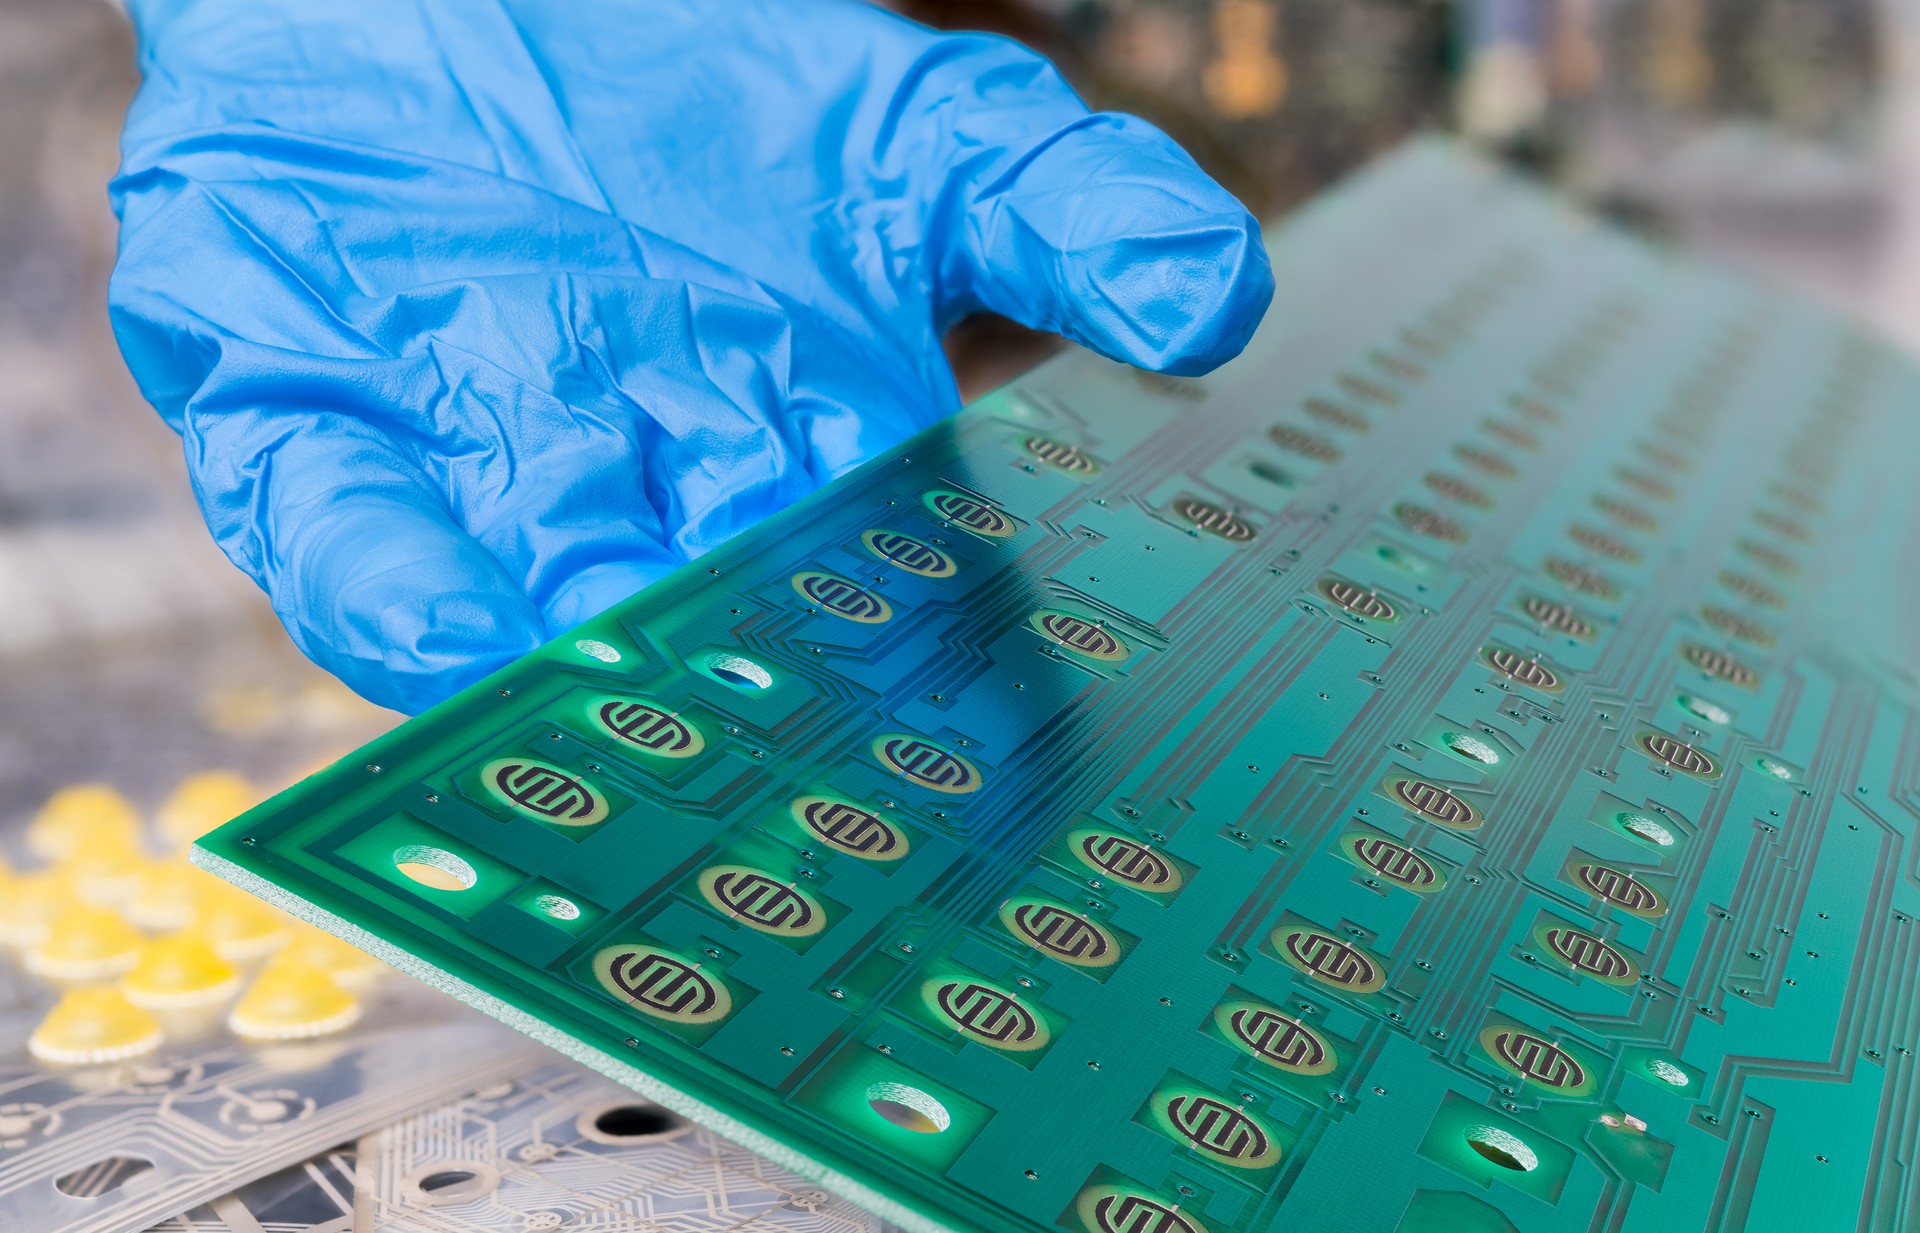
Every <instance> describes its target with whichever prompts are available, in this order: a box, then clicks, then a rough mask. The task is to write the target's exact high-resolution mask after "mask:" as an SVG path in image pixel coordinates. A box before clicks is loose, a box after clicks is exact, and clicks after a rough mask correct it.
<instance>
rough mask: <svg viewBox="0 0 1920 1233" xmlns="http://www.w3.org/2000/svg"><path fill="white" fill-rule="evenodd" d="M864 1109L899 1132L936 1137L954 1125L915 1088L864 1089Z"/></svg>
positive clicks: (876, 1086)
mask: <svg viewBox="0 0 1920 1233" xmlns="http://www.w3.org/2000/svg"><path fill="white" fill-rule="evenodd" d="M867 1105H868V1107H869V1108H871V1109H872V1110H873V1111H874V1112H875V1113H878V1114H879V1115H880V1116H881V1117H884V1118H886V1119H887V1120H888V1121H889V1122H892V1123H893V1124H894V1125H895V1126H898V1127H900V1128H901V1129H902V1130H911V1131H913V1132H914V1133H915V1134H920V1135H937V1134H939V1133H940V1132H941V1131H943V1130H945V1129H946V1128H947V1127H949V1126H951V1125H953V1117H952V1115H951V1114H949V1113H948V1112H947V1107H946V1106H945V1105H943V1104H941V1103H940V1102H939V1101H938V1100H936V1099H934V1098H933V1097H932V1096H930V1095H928V1094H927V1093H925V1092H923V1091H921V1090H920V1089H919V1088H917V1087H908V1086H907V1085H906V1084H904V1083H876V1084H874V1085H873V1086H872V1087H870V1088H868V1089H867Z"/></svg>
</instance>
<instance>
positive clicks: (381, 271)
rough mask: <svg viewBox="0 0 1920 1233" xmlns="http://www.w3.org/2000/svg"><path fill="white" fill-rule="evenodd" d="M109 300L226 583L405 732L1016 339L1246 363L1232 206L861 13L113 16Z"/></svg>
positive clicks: (1063, 91)
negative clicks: (1008, 325) (993, 339)
mask: <svg viewBox="0 0 1920 1233" xmlns="http://www.w3.org/2000/svg"><path fill="white" fill-rule="evenodd" d="M131 9H132V13H133V17H134V20H135V23H136V25H137V27H138V33H139V38H140V55H141V67H142V69H143V71H144V73H145V83H144V84H143V85H142V87H141V89H140V92H139V95H138V97H137V98H136V99H135V101H134V104H133V108H132V110H131V112H130V114H129V116H128V119H127V126H126V132H125V135H124V138H123V143H122V155H123V164H122V168H121V174H120V176H119V178H118V179H117V180H116V181H115V183H114V187H113V200H114V205H115V208H116V209H117V211H118V212H119V214H120V217H121V220H122V231H121V242H120V259H119V264H118V267H117V268H116V270H115V272H114V277H113V283H112V292H111V306H112V311H113V323H114V329H115V332H116V334H117V335H118V337H119V340H120V346H121V349H122V351H123V352H124V354H125V356H126V359H127V362H128V364H129V366H130V367H131V368H132V370H133V373H134V375H135V377H136V378H137V379H138V380H139V383H140V387H141V389H142V391H143V392H144V393H145V394H146V396H147V398H148V399H149V400H150V401H151V402H152V403H153V404H154V406H155V407H157V408H158V409H159V411H160V413H161V414H162V415H163V416H165V417H166V419H167V421H168V422H169V423H170V424H172V425H173V427H174V428H175V429H176V430H177V431H179V432H180V433H181V435H182V437H183V438H184V440H185V445H186V454H187V461H188V465H189V469H190V471H191V473H192V476H193V483H194V488H195V492H196V495H197V496H198V498H199V501H200V505H201V508H202V510H203V511H204V512H205V514H206V519H207V523H208V525H209V527H211V529H212V531H213V534H214V536H215V538H216V539H217V540H218V541H219V543H220V546H221V547H222V548H223V549H224V550H225V551H226V553H227V555H228V556H229V557H230V558H231V559H232V560H233V561H234V563H235V564H237V565H239V566H240V568H242V569H244V570H246V571H247V572H248V573H249V574H251V575H252V576H253V577H254V579H255V580H257V581H258V582H259V583H260V585H261V586H262V587H264V588H265V589H266V590H267V592H268V594H269V595H271V597H272V599H273V605H274V608H275V610H276V611H277V612H278V614H279V616H280V619H281V620H282V621H283V622H284V623H285V625H286V627H287V629H288V631H289V632H290V633H291V634H292V635H293V638H294V640H295V641H296V642H297V643H298V644H299V645H300V647H301V649H302V650H303V651H305V652H306V653H307V654H308V655H309V656H310V657H312V658H313V659H314V660H316V661H317V662H319V663H320V664H321V665H323V666H324V667H326V668H328V669H330V670H332V671H333V672H334V673H336V674H338V675H339V676H340V677H341V678H342V679H343V680H345V681H346V682H347V683H348V684H349V685H351V686H352V687H353V688H354V689H356V690H358V691H359V692H360V693H362V694H363V695H365V696H366V697H368V698H370V699H372V700H374V701H376V702H380V703H383V704H386V705H388V706H393V707H397V708H399V709H401V710H406V711H413V710H417V709H420V708H423V707H425V706H427V705H429V704H431V703H433V702H436V701H438V700H439V699H441V698H443V697H445V696H446V695H448V694H450V693H452V692H454V691H455V690H456V689H458V688H460V687H461V686H463V685H466V684H468V683H470V682H472V681H473V680H475V679H477V678H478V677H479V676H481V675H483V674H484V673H487V672H490V671H492V670H493V669H495V668H498V667H500V666H501V665H502V664H504V663H506V662H508V661H509V660H511V659H513V658H514V657H516V656H518V655H520V654H522V653H524V652H525V651H528V650H530V649H531V648H533V647H534V646H537V645H538V644H539V643H541V642H542V641H544V640H545V639H546V638H548V637H549V636H551V635H553V634H555V633H558V632H560V631H561V630H563V629H565V628H567V627H569V626H571V625H574V624H576V623H577V622H579V621H581V620H584V619H585V618H587V617H589V616H591V615H593V614H595V613H597V612H599V611H601V610H602V609H604V608H606V607H608V606H609V605H611V604H613V603H614V602H616V601H618V600H620V599H623V598H625V597H627V596H628V595H630V594H632V593H633V592H634V591H636V590H638V589H639V588H640V587H642V586H644V585H645V584H646V583H648V582H650V581H652V580H653V579H655V578H658V577H660V576H661V575H663V574H665V573H666V572H668V571H669V570H671V569H673V568H674V567H675V566H676V565H678V564H679V563H680V562H681V561H682V560H684V559H686V558H688V557H690V556H693V555H696V554H698V553H699V552H701V551H702V550H703V549H705V548H708V547H710V546H712V545H714V544H717V543H719V542H720V541H722V540H724V539H726V538H727V537H728V536H730V535H732V534H733V533H735V532H736V531H739V530H740V529H742V528H743V527H746V526H748V525H750V524H751V523H753V522H754V521H756V520H757V519H760V518H762V517H764V516H766V515H767V514H769V513H771V512H773V511H774V510H776V509H778V508H780V507H781V506H783V505H785V504H787V503H788V502H790V501H793V500H794V499H796V498H798V497H800V496H801V495H803V494H804V493H806V492H808V491H810V490H811V489H813V488H815V487H816V486H818V485H819V484H821V483H823V482H825V481H826V480H828V479H830V478H832V477H833V476H835V475H837V474H839V473H841V472H843V471H846V470H848V469H849V468H851V467H853V466H855V465H856V464H858V463H859V462H860V461H861V460H863V459H864V458H866V457H868V456H870V455H872V454H873V453H875V452H876V451H880V450H883V449H885V448H886V447H888V446H889V445H892V444H894V443H895V442H898V441H899V440H901V439H902V438H904V437H906V436H908V435H909V434H911V433H913V432H915V431H917V430H919V429H921V428H923V427H925V426H926V425H928V424H929V423H931V422H933V421H934V420H936V419H937V418H939V417H941V416H944V415H946V414H948V413H949V412H951V411H952V410H953V409H954V408H955V407H956V405H957V403H958V397H957V394H956V391H955V387H954V382H953V377H952V375H951V373H950V372H949V371H948V369H947V366H946V362H945V359H944V358H943V356H942V354H941V350H940V336H941V332H942V330H943V329H944V328H945V327H946V326H947V325H949V324H951V323H952V322H953V321H954V320H956V319H957V318H959V317H960V316H962V315H964V314H966V313H968V312H970V311H974V310H977V309H982V308H985V309H992V310H993V311H996V312H999V313H1003V314H1005V315H1007V316H1009V317H1013V318H1015V319H1017V320H1019V321H1022V322H1025V323H1027V324H1029V325H1032V326H1036V327H1039V328H1041V329H1047V330H1056V331H1058V332H1060V333H1063V334H1066V335H1067V336H1069V337H1071V338H1074V339H1076V340H1078V341H1080V342H1082V343H1085V344H1086V345H1088V346H1090V347H1092V348H1094V349H1096V350H1099V351H1101V352H1104V353H1106V354H1107V355H1110V356H1114V357H1116V358H1119V359H1122V360H1127V361H1130V362H1132V363H1135V364H1139V365H1142V366H1144V367H1148V368H1155V369H1160V370H1163V371H1168V372H1176V373H1198V372H1202V371H1205V370H1207V369H1209V368H1212V367H1213V366H1215V365H1217V364H1219V363H1221V362H1222V361H1223V360H1226V359H1228V358H1230V357H1231V356H1233V355H1234V354H1236V353H1237V352H1238V351H1239V350H1240V348H1241V347H1242V346H1243V345H1244V344H1245V343H1246V340H1247V338H1248V337H1249V336H1250V335H1251V333H1252V332H1253V328H1254V326H1255V324H1256V323H1257V322H1258V321H1259V318H1260V316H1261V313H1262V312H1263V311H1264V309H1265V307H1266V303H1267V300H1268V298H1269V297H1270V295H1271V293H1272V275H1271V273H1270V271H1269V269H1268V266H1267V260H1266V256H1265V253H1264V252H1263V250H1262V248H1261V246H1260V240H1259V231H1258V228H1257V227H1256V225H1255V223H1254V221H1253V219H1252V218H1250V217H1248V215H1247V214H1246V212H1245V211H1244V210H1243V209H1241V207H1240V206H1239V205H1238V204H1237V203H1236V202H1235V201H1234V200H1233V199H1232V198H1231V197H1230V196H1228V195H1227V194H1226V193H1225V192H1224V191H1223V190H1222V189H1220V188H1219V187H1218V186H1217V185H1215V184H1214V183H1213V182H1212V181H1211V180H1209V179H1208V178H1207V177H1206V176H1205V175H1204V174H1202V173H1201V172H1200V170H1199V169H1198V168H1197V167H1195V166H1194V164H1193V163H1192V162H1191V160H1189V159H1188V158H1187V157H1186V155H1184V154H1183V153H1182V152H1181V151H1180V150H1179V149H1178V148H1177V147H1175V146H1174V145H1173V143H1172V142H1171V141H1169V140H1168V139H1167V137H1166V136H1165V135H1163V134H1162V133H1160V132H1159V131H1158V130H1156V129H1154V128H1152V127H1151V126H1149V125H1147V124H1145V123H1142V122H1141V121H1139V120H1136V119H1133V118H1130V117H1127V116H1120V115H1093V114H1089V113H1088V112H1087V110H1086V108H1085V107H1083V106H1082V105H1081V103H1080V102H1079V101H1078V100H1077V99H1076V98H1075V97H1074V96H1073V94H1072V93H1071V91H1069V89H1068V88H1067V86H1066V85H1065V84H1064V83H1063V82H1062V81H1061V80H1060V78H1059V77H1058V76H1057V75H1056V73H1055V72H1054V70H1053V69H1052V68H1050V67H1049V66H1048V65H1047V64H1046V63H1045V62H1044V61H1042V60H1040V59H1038V58H1036V57H1035V56H1033V55H1031V54H1029V53H1028V52H1026V51H1023V50H1022V49H1020V48H1019V47H1018V46H1016V45H1014V44H1012V43H1009V42H1006V41H1004V40H1000V39H995V38H984V37H943V36H940V35H936V34H934V33H931V32H929V31H927V30H925V29H922V28H921V27H919V26H915V25H913V24H911V23H908V22H905V21H902V20H900V19H898V18H896V17H894V16H891V15H889V14H887V13H885V12H883V11H881V10H879V9H876V8H872V7H869V6H867V5H866V4H863V3H858V2H856V0H590V2H587V3H579V4H555V3H551V2H550V0H445V2H443V3H437V2H435V0H327V2H326V3H323V4H318V3H313V2H312V0H132V3H131Z"/></svg>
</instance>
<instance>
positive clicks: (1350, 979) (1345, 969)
mask: <svg viewBox="0 0 1920 1233" xmlns="http://www.w3.org/2000/svg"><path fill="white" fill-rule="evenodd" d="M1272 941H1273V948H1274V950H1275V951H1276V952H1278V954H1279V955H1280V957H1281V958H1282V959H1285V960H1286V961H1287V962H1288V963H1290V964H1292V965H1293V966H1294V967H1296V968H1298V969H1299V970H1300V971H1302V972H1305V973H1306V974H1307V975H1308V976H1311V977H1313V978H1314V979H1315V980H1317V981H1320V982H1321V983H1322V984H1328V985H1332V986H1334V987H1335V988H1337V989H1344V990H1346V991H1347V992H1349V993H1371V992H1373V991H1374V990H1376V989H1379V988H1380V987H1382V986H1383V985H1385V984H1386V983H1387V973H1386V969H1384V968H1382V967H1381V966H1380V965H1379V964H1378V963H1376V962H1375V961H1374V960H1373V957H1372V956H1370V955H1368V954H1367V952H1366V951H1364V950H1361V949H1360V948H1359V947H1358V946H1355V945H1353V944H1352V943H1351V942H1344V941H1342V940H1340V939H1339V938H1336V937H1334V936H1333V935H1332V934H1330V933H1327V932H1325V931H1323V930H1319V929H1312V928H1308V927H1305V926H1301V925H1282V926H1281V927H1280V928H1278V929H1275V930H1274V931H1273V938H1272Z"/></svg>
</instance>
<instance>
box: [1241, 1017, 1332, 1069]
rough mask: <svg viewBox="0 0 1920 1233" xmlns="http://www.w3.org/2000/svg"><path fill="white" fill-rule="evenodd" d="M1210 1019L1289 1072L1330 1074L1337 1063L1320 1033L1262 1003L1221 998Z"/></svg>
mask: <svg viewBox="0 0 1920 1233" xmlns="http://www.w3.org/2000/svg"><path fill="white" fill-rule="evenodd" d="M1213 1021H1214V1024H1215V1025H1216V1026H1217V1027H1219V1029H1220V1030H1221V1031H1222V1032H1224V1033H1225V1034H1226V1036H1227V1039H1229V1040H1231V1041H1232V1042H1233V1043H1234V1044H1236V1045H1238V1046H1240V1047H1241V1048H1242V1049H1244V1050H1246V1051H1247V1052H1248V1053H1250V1054H1252V1055H1253V1056H1254V1057H1256V1058H1259V1059H1260V1060H1261V1061H1263V1062H1265V1063H1266V1064H1267V1065H1269V1066H1276V1067H1278V1068H1279V1069H1281V1070H1284V1071H1287V1072H1288V1073H1290V1074H1296V1075H1325V1074H1331V1073H1333V1071H1334V1070H1335V1069H1336V1068H1338V1067H1339V1065H1340V1058H1339V1055H1338V1054H1336V1053H1335V1052H1334V1051H1333V1046H1332V1045H1330V1044H1328V1043H1327V1040H1326V1038H1325V1037H1324V1036H1322V1035H1320V1033H1318V1032H1316V1031H1314V1030H1313V1029H1312V1028H1310V1027H1308V1026H1307V1025H1306V1024H1304V1023H1302V1022H1300V1021H1299V1020H1298V1019H1295V1018H1294V1017H1293V1016H1291V1015H1288V1014H1284V1013H1282V1012H1281V1011H1278V1010H1275V1009H1274V1008H1273V1007H1271V1006H1267V1005H1265V1004H1263V1003H1260V1002H1249V1001H1234V1002H1222V1003H1221V1004H1220V1005H1219V1006H1218V1007H1216V1008H1215V1009H1214V1012H1213Z"/></svg>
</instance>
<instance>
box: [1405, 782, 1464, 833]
mask: <svg viewBox="0 0 1920 1233" xmlns="http://www.w3.org/2000/svg"><path fill="white" fill-rule="evenodd" d="M1390 790H1391V791H1392V793H1393V795H1394V797H1395V798H1396V799H1397V800H1399V802H1400V803H1401V804H1402V805H1405V806H1406V807H1407V808H1408V809H1411V810H1413V811H1414V812H1415V813H1417V814H1419V815H1420V816H1421V817H1423V818H1425V819H1427V820H1428V821H1429V822H1438V823H1439V824H1440V825H1442V826H1445V827H1448V828H1450V829H1452V830H1456V831H1471V830H1478V829H1479V828H1480V825H1481V824H1482V823H1483V822H1485V821H1486V819H1485V818H1483V817H1482V816H1481V815H1480V811H1479V810H1478V809H1476V808H1474V807H1473V805H1472V804H1471V803H1469V802H1468V801H1466V800H1465V799H1464V798H1462V797H1459V796H1456V795H1455V794H1454V793H1452V792H1449V791H1447V789H1445V788H1443V787H1441V786H1440V785H1439V784H1437V783H1428V782H1427V781H1426V780H1424V779H1395V780H1394V781H1393V782H1392V784H1391V785H1390Z"/></svg>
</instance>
